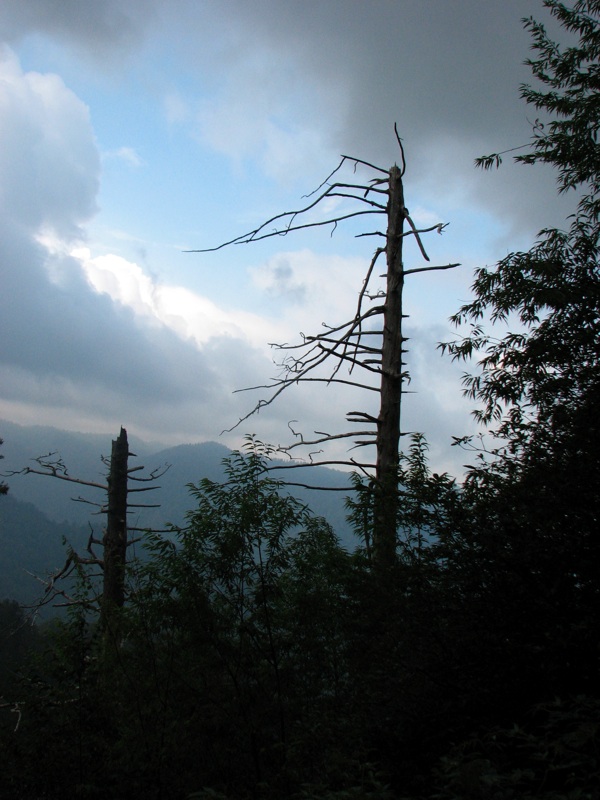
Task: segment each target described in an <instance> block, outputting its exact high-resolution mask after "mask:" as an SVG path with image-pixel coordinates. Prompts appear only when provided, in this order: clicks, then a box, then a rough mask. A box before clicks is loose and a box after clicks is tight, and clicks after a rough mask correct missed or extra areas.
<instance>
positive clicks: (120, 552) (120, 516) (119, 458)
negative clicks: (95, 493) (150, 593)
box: [101, 428, 129, 628]
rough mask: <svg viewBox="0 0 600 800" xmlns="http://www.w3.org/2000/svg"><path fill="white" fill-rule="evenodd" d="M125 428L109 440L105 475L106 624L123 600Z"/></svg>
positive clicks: (125, 525) (103, 613) (125, 499)
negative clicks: (109, 456)
mask: <svg viewBox="0 0 600 800" xmlns="http://www.w3.org/2000/svg"><path fill="white" fill-rule="evenodd" d="M128 458H129V445H128V442H127V431H126V430H125V428H121V432H120V434H119V436H118V438H117V439H115V440H114V441H113V443H112V453H111V458H110V472H109V474H108V511H107V522H106V531H105V534H104V541H103V544H104V591H103V594H102V608H101V624H102V627H103V628H106V627H107V625H108V620H109V618H110V615H111V612H113V611H114V610H116V609H120V608H122V607H123V605H124V603H125V563H126V553H127V460H128Z"/></svg>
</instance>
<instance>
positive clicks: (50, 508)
mask: <svg viewBox="0 0 600 800" xmlns="http://www.w3.org/2000/svg"><path fill="white" fill-rule="evenodd" d="M117 433H118V431H117V430H115V436H116V435H117ZM0 436H1V437H2V438H3V439H4V445H3V447H2V452H3V454H4V455H5V460H4V461H3V462H2V465H1V466H2V470H3V471H8V470H19V469H21V468H22V467H23V466H26V465H28V464H29V465H30V464H32V459H33V458H35V457H36V456H38V455H44V454H46V453H49V452H58V453H59V454H60V456H61V457H62V459H63V461H64V463H65V464H66V465H67V467H68V470H69V474H70V475H71V476H76V477H79V478H83V479H85V480H90V481H94V482H99V483H104V482H105V480H106V477H105V476H106V466H105V465H104V463H103V462H102V460H101V456H102V455H104V456H106V455H110V450H111V437H110V436H100V435H97V434H82V433H68V432H66V431H60V430H57V429H55V428H44V427H37V426H35V427H25V426H19V425H14V424H13V423H8V422H2V421H0ZM130 446H131V450H132V451H133V452H135V453H136V456H137V457H136V458H131V460H130V465H131V466H137V465H143V466H145V467H146V470H145V472H144V473H141V472H140V473H136V475H138V474H139V475H142V474H149V473H150V472H151V471H153V470H158V471H160V470H161V468H163V467H164V466H165V465H170V467H169V469H168V470H167V471H166V472H165V474H164V475H162V477H160V478H159V479H158V480H157V481H156V485H157V486H158V487H159V488H158V489H157V490H156V491H155V492H147V493H144V494H141V495H139V496H138V497H139V499H140V501H141V502H146V503H158V504H160V508H156V509H138V510H136V511H134V512H133V513H132V515H131V518H130V523H131V524H133V525H135V526H148V527H153V528H163V527H164V526H165V523H167V522H169V523H173V524H175V525H181V524H183V522H184V520H185V514H186V512H187V511H189V510H190V509H192V508H193V507H194V500H193V498H192V497H191V496H190V493H189V489H188V486H187V485H188V484H190V483H194V484H197V483H198V482H199V481H200V480H201V479H202V478H205V477H206V478H209V479H211V480H215V481H220V480H223V479H224V472H223V464H222V462H223V459H224V458H225V457H226V456H227V455H228V454H229V453H230V451H229V450H228V449H227V448H226V447H224V446H223V445H221V444H218V443H215V442H204V443H201V444H188V445H179V446H176V447H171V448H168V449H158V448H153V446H152V445H151V444H149V443H145V442H142V441H140V440H138V439H135V437H130ZM274 476H275V477H277V478H282V479H287V480H292V481H298V482H301V483H307V484H310V485H323V486H330V487H333V486H336V487H340V486H345V485H347V483H348V478H347V476H346V475H345V474H344V473H341V472H339V471H336V470H330V469H324V468H318V467H315V468H314V469H313V468H311V469H310V470H309V469H302V470H299V471H297V472H296V473H293V474H292V472H290V471H285V472H284V471H281V472H276V473H274ZM7 481H8V483H9V485H10V496H12V497H13V498H14V499H16V500H20V501H22V502H26V503H32V504H33V505H34V506H35V507H36V508H37V509H39V510H40V511H42V512H43V513H44V514H46V516H47V517H49V518H50V519H51V520H54V521H55V522H62V521H64V520H66V521H68V522H69V523H75V524H77V525H88V524H90V523H91V524H92V525H93V526H94V528H95V529H96V530H97V533H98V534H100V533H101V529H102V525H103V522H104V520H103V517H101V516H94V515H93V514H91V512H93V510H94V508H93V506H90V505H87V504H85V503H80V502H73V500H72V498H74V497H83V498H85V499H86V500H89V501H92V502H101V501H102V500H103V499H104V498H103V493H102V491H101V490H98V489H93V488H89V487H85V486H78V485H75V484H72V483H68V482H65V481H60V480H55V479H52V478H47V477H40V476H37V475H26V476H23V475H14V476H11V477H10V478H8V479H7ZM288 491H289V493H290V494H292V495H294V496H296V497H299V498H300V499H301V500H302V501H303V502H305V503H307V504H308V505H309V506H310V508H311V509H312V510H313V511H314V512H315V513H316V514H320V515H322V516H324V517H325V518H326V519H327V520H328V521H329V522H330V523H331V524H332V525H333V527H334V529H335V530H336V532H337V533H338V535H339V536H341V537H342V539H343V540H344V543H345V544H346V545H347V546H348V547H353V546H354V545H355V542H354V539H353V537H352V535H351V534H350V531H349V529H348V526H347V524H346V521H345V516H346V512H345V509H344V496H345V494H344V492H316V491H310V490H306V489H301V488H298V487H290V488H289V490H288Z"/></svg>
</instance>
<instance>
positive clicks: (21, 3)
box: [0, 0, 155, 66]
mask: <svg viewBox="0 0 600 800" xmlns="http://www.w3.org/2000/svg"><path fill="white" fill-rule="evenodd" d="M154 5H155V4H154V2H152V0H127V1H126V2H121V0H3V2H2V7H1V8H0V39H3V40H4V41H7V42H14V41H18V40H20V39H22V38H23V37H25V36H27V35H30V34H44V35H47V36H50V37H53V38H56V39H57V40H58V41H60V42H63V43H69V44H71V45H74V46H75V48H76V49H77V50H78V51H79V52H80V53H82V54H84V55H87V56H91V57H92V58H94V57H103V56H106V55H107V54H108V53H110V51H113V52H114V51H115V50H121V51H123V50H128V49H129V48H131V47H132V46H134V45H135V44H137V43H139V41H140V40H141V38H142V35H143V31H144V29H145V27H146V25H147V24H148V23H149V22H150V21H151V19H152V18H153V15H154ZM107 66H108V65H107Z"/></svg>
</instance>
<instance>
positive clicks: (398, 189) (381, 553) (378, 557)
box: [373, 166, 406, 565]
mask: <svg viewBox="0 0 600 800" xmlns="http://www.w3.org/2000/svg"><path fill="white" fill-rule="evenodd" d="M389 175H390V178H389V201H388V208H387V217H388V225H387V235H386V249H385V253H386V261H387V275H386V297H385V310H384V313H383V342H382V348H381V394H380V397H381V402H380V411H379V417H378V420H377V441H376V447H377V460H376V473H375V477H376V482H375V519H374V531H373V559H374V561H375V562H376V563H379V564H385V565H389V564H391V563H392V562H393V561H394V559H395V557H396V518H397V509H398V452H399V444H400V406H401V402H402V367H403V362H402V353H403V346H402V345H403V343H404V339H403V336H402V292H403V289H404V265H403V262H402V244H403V233H404V219H405V215H406V209H405V207H404V189H403V186H402V173H401V172H400V169H399V168H398V167H397V166H393V167H392V168H391V169H390V173H389Z"/></svg>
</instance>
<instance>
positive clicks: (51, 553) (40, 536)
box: [0, 493, 88, 604]
mask: <svg viewBox="0 0 600 800" xmlns="http://www.w3.org/2000/svg"><path fill="white" fill-rule="evenodd" d="M63 538H65V539H67V541H69V542H70V543H71V544H72V545H73V546H74V547H75V548H79V549H80V550H81V551H83V550H84V548H85V546H86V544H87V539H88V533H87V531H86V529H85V527H83V526H76V525H69V524H59V523H56V522H53V521H52V520H50V519H48V517H46V516H45V515H44V514H43V513H42V512H41V511H39V510H38V509H37V508H35V506H33V505H32V504H31V503H22V502H20V501H19V500H16V499H15V498H14V497H11V496H10V493H9V494H8V495H6V496H5V497H2V498H0V600H2V599H5V598H9V599H11V600H17V601H18V602H20V603H24V604H28V603H32V602H33V601H35V600H36V599H37V598H38V597H39V596H40V595H41V594H42V593H43V586H42V584H41V583H39V581H37V580H36V579H35V577H34V576H36V575H37V576H39V577H45V576H47V575H48V574H49V573H51V572H53V571H55V570H57V569H59V568H60V567H62V566H63V564H64V563H65V559H66V549H65V546H64V544H63Z"/></svg>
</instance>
